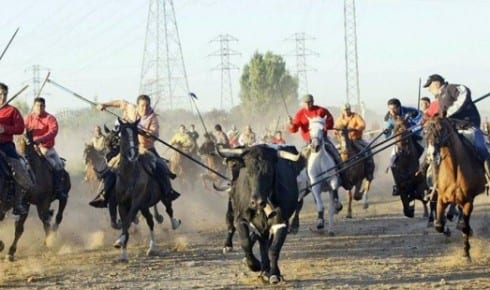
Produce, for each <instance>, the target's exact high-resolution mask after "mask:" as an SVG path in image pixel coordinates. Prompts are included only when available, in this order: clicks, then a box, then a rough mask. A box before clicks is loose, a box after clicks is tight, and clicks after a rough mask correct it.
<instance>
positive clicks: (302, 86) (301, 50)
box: [286, 32, 318, 95]
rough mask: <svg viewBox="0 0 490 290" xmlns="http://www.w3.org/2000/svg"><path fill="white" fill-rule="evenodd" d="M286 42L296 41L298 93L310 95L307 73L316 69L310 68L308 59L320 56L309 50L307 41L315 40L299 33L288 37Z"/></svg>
mask: <svg viewBox="0 0 490 290" xmlns="http://www.w3.org/2000/svg"><path fill="white" fill-rule="evenodd" d="M286 40H289V41H295V43H296V52H295V53H294V56H295V57H296V75H297V77H298V81H299V84H298V93H299V94H300V95H303V94H306V93H309V91H308V75H307V72H308V71H312V70H314V69H313V68H311V67H309V66H308V64H307V63H306V58H307V57H308V56H311V55H315V56H318V53H316V52H314V51H312V50H309V49H307V48H306V41H307V40H314V38H313V37H310V36H308V35H306V33H304V32H297V33H295V34H293V35H291V36H290V37H288V38H287V39H286Z"/></svg>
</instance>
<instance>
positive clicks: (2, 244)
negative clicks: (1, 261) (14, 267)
mask: <svg viewBox="0 0 490 290" xmlns="http://www.w3.org/2000/svg"><path fill="white" fill-rule="evenodd" d="M3 249H5V244H4V243H3V241H0V252H1V251H3Z"/></svg>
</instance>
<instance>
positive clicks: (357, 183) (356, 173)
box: [337, 128, 374, 218]
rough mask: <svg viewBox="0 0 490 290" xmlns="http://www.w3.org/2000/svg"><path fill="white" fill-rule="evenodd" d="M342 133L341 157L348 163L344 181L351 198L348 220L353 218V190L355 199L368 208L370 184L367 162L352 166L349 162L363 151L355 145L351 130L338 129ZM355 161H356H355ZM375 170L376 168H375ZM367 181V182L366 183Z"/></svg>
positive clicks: (340, 136) (340, 138)
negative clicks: (367, 174) (350, 134)
mask: <svg viewBox="0 0 490 290" xmlns="http://www.w3.org/2000/svg"><path fill="white" fill-rule="evenodd" d="M337 129H338V130H339V131H340V132H341V133H340V134H339V145H340V157H341V158H342V161H344V162H347V164H346V167H347V169H346V170H345V174H344V176H345V180H343V186H344V188H345V189H346V190H347V194H348V196H349V206H348V209H347V216H346V217H347V218H352V188H354V187H355V191H354V199H355V200H361V199H362V200H363V207H364V208H365V209H367V208H368V206H369V204H368V192H369V184H370V183H369V182H367V179H366V166H365V162H357V163H356V164H352V165H350V164H349V163H348V160H350V159H351V158H354V157H355V156H357V155H358V154H359V153H360V152H361V149H359V148H358V147H357V146H355V145H354V142H353V141H352V140H351V139H350V138H349V136H348V135H349V129H347V128H337ZM354 161H355V160H354ZM373 169H374V168H373ZM364 181H366V182H364Z"/></svg>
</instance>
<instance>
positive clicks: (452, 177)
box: [424, 118, 486, 261]
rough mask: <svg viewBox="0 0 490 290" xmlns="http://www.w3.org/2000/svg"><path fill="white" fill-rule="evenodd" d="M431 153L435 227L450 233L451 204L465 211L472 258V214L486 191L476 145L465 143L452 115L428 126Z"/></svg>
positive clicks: (465, 230)
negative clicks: (448, 214) (435, 195)
mask: <svg viewBox="0 0 490 290" xmlns="http://www.w3.org/2000/svg"><path fill="white" fill-rule="evenodd" d="M424 132H425V135H426V141H427V155H428V158H429V160H430V161H431V162H433V166H434V168H435V178H434V179H435V186H436V187H437V192H438V198H437V211H436V221H435V224H434V226H435V229H436V230H437V231H438V232H440V233H444V234H445V235H448V236H449V235H450V231H449V228H448V227H447V226H446V220H445V218H444V212H445V209H446V207H447V206H448V205H449V204H453V203H454V204H457V205H458V206H459V207H460V208H461V209H462V210H463V225H462V227H461V231H462V232H463V238H464V256H465V257H466V258H467V259H468V261H471V256H470V242H469V238H470V236H471V234H472V230H471V227H470V216H471V213H472V211H473V201H474V199H475V197H476V196H477V195H478V194H480V193H482V192H484V191H485V184H486V179H485V171H484V168H483V165H482V162H481V161H479V160H478V158H477V157H476V154H475V153H474V152H473V148H471V147H470V146H469V145H467V144H465V142H466V141H464V140H463V138H464V137H462V136H461V135H459V134H458V132H457V130H456V128H455V127H454V125H453V124H452V123H451V120H450V119H448V118H435V119H432V120H429V121H427V122H426V123H425V125H424Z"/></svg>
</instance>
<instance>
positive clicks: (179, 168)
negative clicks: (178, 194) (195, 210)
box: [170, 145, 200, 191]
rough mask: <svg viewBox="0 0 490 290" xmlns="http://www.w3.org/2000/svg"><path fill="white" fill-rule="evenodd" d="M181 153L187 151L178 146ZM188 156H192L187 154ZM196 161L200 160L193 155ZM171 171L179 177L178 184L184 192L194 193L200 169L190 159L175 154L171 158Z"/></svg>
mask: <svg viewBox="0 0 490 290" xmlns="http://www.w3.org/2000/svg"><path fill="white" fill-rule="evenodd" d="M175 147H177V148H178V149H180V150H181V151H184V152H185V150H184V149H183V148H182V147H181V146H178V145H176V146H175ZM187 154H192V153H191V152H187ZM192 157H194V158H195V159H198V157H197V156H196V155H193V156H192ZM170 171H171V172H173V173H175V174H176V175H177V180H176V181H177V182H178V184H179V185H180V188H181V190H182V191H192V190H193V189H194V185H195V181H196V180H197V178H198V176H199V171H200V168H198V167H197V165H196V164H195V163H194V162H193V161H191V160H190V159H189V158H187V157H184V156H182V154H181V153H179V152H177V151H176V152H174V153H173V154H172V155H171V156H170Z"/></svg>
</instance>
